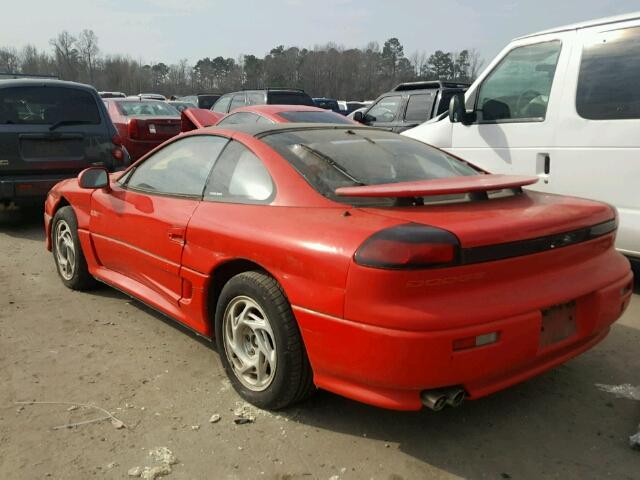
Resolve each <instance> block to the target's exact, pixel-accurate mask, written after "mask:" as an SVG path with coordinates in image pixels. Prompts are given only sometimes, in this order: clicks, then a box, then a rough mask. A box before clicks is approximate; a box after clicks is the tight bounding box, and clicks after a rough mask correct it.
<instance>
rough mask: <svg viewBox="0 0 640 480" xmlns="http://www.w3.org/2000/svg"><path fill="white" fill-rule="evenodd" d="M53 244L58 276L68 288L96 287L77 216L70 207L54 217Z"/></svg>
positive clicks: (63, 208) (66, 207)
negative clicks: (80, 234)
mask: <svg viewBox="0 0 640 480" xmlns="http://www.w3.org/2000/svg"><path fill="white" fill-rule="evenodd" d="M51 243H52V246H53V248H52V251H53V259H54V261H55V264H56V269H57V270H58V275H59V276H60V279H61V280H62V283H64V284H65V286H66V287H67V288H70V289H72V290H89V289H91V288H93V287H95V286H96V283H97V282H96V280H95V279H94V278H93V277H92V276H91V274H90V273H89V269H88V268H87V261H86V260H85V258H84V254H83V253H82V247H81V245H80V240H79V238H78V221H77V220H76V214H75V212H74V211H73V208H71V207H70V206H65V207H62V208H60V209H59V210H58V211H57V212H56V214H55V215H54V217H53V222H52V227H51Z"/></svg>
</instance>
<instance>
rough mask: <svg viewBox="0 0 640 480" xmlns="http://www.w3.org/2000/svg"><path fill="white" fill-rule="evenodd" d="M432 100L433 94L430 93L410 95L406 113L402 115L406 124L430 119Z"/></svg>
mask: <svg viewBox="0 0 640 480" xmlns="http://www.w3.org/2000/svg"><path fill="white" fill-rule="evenodd" d="M434 98H435V94H432V93H421V94H419V95H411V96H410V97H409V101H408V102H407V111H406V112H405V114H404V119H405V120H406V121H408V122H409V121H414V122H415V121H418V122H423V121H425V120H427V119H428V118H431V108H432V107H433V99H434Z"/></svg>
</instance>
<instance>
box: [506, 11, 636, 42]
mask: <svg viewBox="0 0 640 480" xmlns="http://www.w3.org/2000/svg"><path fill="white" fill-rule="evenodd" d="M636 19H640V12H633V13H626V14H624V15H614V16H612V17H603V18H596V19H595V20H588V21H586V22H578V23H572V24H569V25H563V26H560V27H555V28H550V29H548V30H542V31H540V32H535V33H530V34H528V35H523V36H521V37H516V38H514V39H513V40H521V39H523V38H530V37H537V36H539V35H546V34H549V33H557V32H566V31H569V30H579V29H581V28H589V27H596V26H598V25H607V24H610V23H619V22H626V21H629V20H636Z"/></svg>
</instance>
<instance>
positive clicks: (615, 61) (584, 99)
mask: <svg viewBox="0 0 640 480" xmlns="http://www.w3.org/2000/svg"><path fill="white" fill-rule="evenodd" d="M639 80H640V27H634V28H627V29H623V30H613V31H610V32H603V33H599V34H596V35H594V36H593V37H591V38H590V39H589V41H588V42H587V43H585V45H584V47H583V49H582V60H581V63H580V73H579V76H578V89H577V93H576V110H577V111H578V114H579V115H580V116H581V117H583V118H588V119H590V120H613V119H629V118H640V89H638V81H639Z"/></svg>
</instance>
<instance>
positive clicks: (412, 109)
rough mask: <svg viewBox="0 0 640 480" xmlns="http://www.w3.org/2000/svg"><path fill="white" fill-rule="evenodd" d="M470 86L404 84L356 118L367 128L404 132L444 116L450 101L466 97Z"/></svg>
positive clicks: (447, 83)
mask: <svg viewBox="0 0 640 480" xmlns="http://www.w3.org/2000/svg"><path fill="white" fill-rule="evenodd" d="M468 86H469V84H466V83H460V82H441V81H437V80H436V81H426V82H409V83H401V84H400V85H398V86H397V87H395V88H394V89H393V90H391V91H390V92H387V93H385V94H383V95H381V96H379V97H378V98H377V99H376V100H375V102H374V103H373V104H372V105H371V106H370V107H369V108H368V109H367V110H365V111H364V112H363V113H362V114H359V115H354V116H353V118H354V120H357V121H359V122H361V123H363V124H365V125H371V126H374V127H381V128H385V129H387V130H390V131H392V132H402V131H404V130H407V129H409V128H413V127H415V126H417V125H420V124H421V123H423V122H425V121H427V120H429V119H430V118H432V117H436V116H438V115H440V114H441V113H442V112H445V111H446V110H447V109H448V108H449V100H450V99H451V97H452V96H453V95H454V94H456V93H464V91H465V90H466V88H467V87H468Z"/></svg>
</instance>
